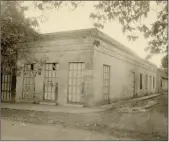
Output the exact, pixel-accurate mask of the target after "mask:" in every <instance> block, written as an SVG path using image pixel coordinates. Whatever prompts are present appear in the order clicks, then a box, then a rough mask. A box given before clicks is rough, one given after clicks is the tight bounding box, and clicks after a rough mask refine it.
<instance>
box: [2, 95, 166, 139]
mask: <svg viewBox="0 0 169 142" xmlns="http://www.w3.org/2000/svg"><path fill="white" fill-rule="evenodd" d="M167 97H168V96H167V95H162V96H159V97H155V98H153V99H150V100H144V101H139V102H135V103H131V104H127V105H124V106H121V107H118V108H114V109H110V110H107V111H104V112H97V113H88V114H70V113H69V114H68V113H53V112H41V111H30V110H29V111H28V110H14V109H1V114H2V115H1V116H2V118H3V119H4V120H10V121H11V120H14V121H18V122H19V123H21V122H24V123H30V124H29V125H30V126H29V125H28V127H24V128H23V129H25V131H27V132H28V130H26V128H28V129H29V127H32V128H33V126H34V127H35V126H36V125H38V126H39V125H41V126H39V127H38V128H40V127H43V128H44V131H45V130H46V129H49V128H51V131H53V133H56V132H55V131H59V129H61V128H62V129H63V128H64V129H65V130H66V131H67V133H64V134H67V135H68V136H66V135H64V136H65V137H66V138H67V139H71V140H72V137H69V132H68V131H72V132H73V130H74V132H75V134H72V135H73V136H74V138H75V139H81V138H82V139H81V140H86V139H88V140H89V139H90V140H97V139H98V140H117V139H120V140H167V139H168V98H167ZM152 104H153V106H151V105H152ZM145 106H146V109H145ZM150 106H151V107H150ZM47 125H48V126H47ZM45 126H46V128H45ZM15 127H18V126H15ZM53 127H57V128H58V129H57V130H53V129H52V128H53ZM13 128H14V127H12V129H13ZM32 128H30V130H31V129H32ZM55 129H56V128H55ZM21 130H22V128H21ZM34 130H36V129H34ZM36 131H38V130H36ZM42 131H43V130H42ZM76 131H78V132H79V135H78V133H76ZM23 132H24V131H23ZM27 132H25V133H27ZM30 132H31V131H30ZM15 133H17V132H15ZM21 133H22V132H21ZM37 133H40V132H37ZM51 133H52V132H51ZM80 133H82V135H81V136H80ZM93 133H94V134H96V133H97V137H94V136H93ZM3 134H4V137H5V135H7V136H8V135H9V136H10V135H11V136H13V135H12V134H8V131H6V132H4V133H3ZM70 134H71V132H70ZM83 134H85V135H83ZM88 134H89V135H88ZM37 135H38V134H37ZM50 135H52V134H50V132H49V138H50ZM15 136H17V135H15ZM75 136H76V137H75ZM95 136H96V135H95ZM111 136H112V137H111ZM42 137H43V136H42ZM54 138H56V137H54ZM57 138H60V139H62V137H61V136H58V137H57ZM116 138H117V139H116ZM126 138H127V139H126ZM57 140H59V139H57Z"/></svg>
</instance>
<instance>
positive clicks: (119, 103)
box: [97, 94, 161, 109]
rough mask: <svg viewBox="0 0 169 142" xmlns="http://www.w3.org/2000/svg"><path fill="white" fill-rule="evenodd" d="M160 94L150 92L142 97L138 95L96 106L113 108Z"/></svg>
mask: <svg viewBox="0 0 169 142" xmlns="http://www.w3.org/2000/svg"><path fill="white" fill-rule="evenodd" d="M160 95H161V94H152V95H148V96H142V97H139V98H133V99H130V100H124V101H118V102H116V103H111V104H107V105H102V106H99V107H97V108H100V109H110V108H115V107H117V106H120V105H123V104H128V103H133V102H136V101H141V100H147V99H151V98H154V97H157V96H160Z"/></svg>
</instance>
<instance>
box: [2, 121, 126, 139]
mask: <svg viewBox="0 0 169 142" xmlns="http://www.w3.org/2000/svg"><path fill="white" fill-rule="evenodd" d="M120 139H121V138H117V137H115V136H112V135H106V134H100V133H96V132H90V131H87V130H79V129H75V128H64V127H62V126H61V125H55V126H51V125H37V124H29V123H20V122H16V121H10V120H4V119H2V120H1V140H120ZM124 139H125V140H129V138H124Z"/></svg>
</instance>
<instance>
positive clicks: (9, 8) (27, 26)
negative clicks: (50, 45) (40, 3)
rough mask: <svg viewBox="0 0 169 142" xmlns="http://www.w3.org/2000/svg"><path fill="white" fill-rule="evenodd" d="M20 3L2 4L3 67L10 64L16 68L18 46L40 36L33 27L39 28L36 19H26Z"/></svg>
mask: <svg viewBox="0 0 169 142" xmlns="http://www.w3.org/2000/svg"><path fill="white" fill-rule="evenodd" d="M25 10H27V7H25V6H22V2H20V1H2V2H1V37H2V38H1V55H2V57H3V58H2V61H3V62H2V66H3V65H4V64H5V63H9V62H10V66H11V67H12V68H16V54H17V46H16V45H17V44H18V43H19V42H23V41H25V40H27V41H32V40H34V39H36V38H37V37H38V36H39V35H38V33H37V32H35V30H34V29H33V28H32V26H38V23H37V21H36V19H26V18H25V17H24V11H25Z"/></svg>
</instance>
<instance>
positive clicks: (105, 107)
mask: <svg viewBox="0 0 169 142" xmlns="http://www.w3.org/2000/svg"><path fill="white" fill-rule="evenodd" d="M159 95H161V94H153V95H149V96H143V97H140V98H134V99H130V100H125V101H119V102H117V103H112V104H108V105H102V106H99V107H94V108H87V107H83V108H77V107H68V106H51V105H44V104H28V103H25V104H24V103H15V104H11V103H1V108H9V109H18V110H33V111H49V112H60V113H78V114H80V113H94V112H100V111H105V110H108V109H110V108H114V107H117V106H119V105H122V104H127V103H132V102H135V101H139V100H140V101H141V100H146V99H150V98H153V97H156V96H159Z"/></svg>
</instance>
